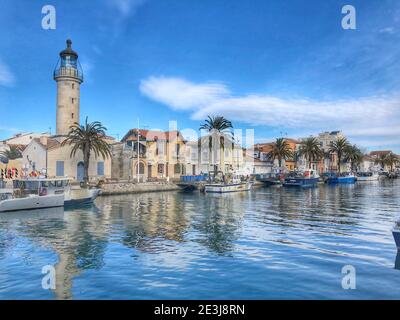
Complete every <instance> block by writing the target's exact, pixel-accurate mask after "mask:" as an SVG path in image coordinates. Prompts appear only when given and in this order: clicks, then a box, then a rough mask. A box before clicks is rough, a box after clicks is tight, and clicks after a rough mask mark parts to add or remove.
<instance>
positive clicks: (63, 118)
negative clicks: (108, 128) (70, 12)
mask: <svg viewBox="0 0 400 320" xmlns="http://www.w3.org/2000/svg"><path fill="white" fill-rule="evenodd" d="M54 80H55V81H56V82H57V123H56V125H57V129H56V131H57V135H67V134H68V132H69V131H70V126H72V125H73V124H74V123H79V112H80V110H79V104H80V85H81V83H82V82H83V72H82V67H81V65H80V63H79V60H78V54H77V53H76V52H75V51H74V50H72V41H71V40H69V39H68V40H67V48H65V49H64V50H63V51H61V52H60V59H59V60H58V63H57V66H56V68H55V70H54Z"/></svg>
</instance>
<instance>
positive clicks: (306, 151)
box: [300, 137, 323, 169]
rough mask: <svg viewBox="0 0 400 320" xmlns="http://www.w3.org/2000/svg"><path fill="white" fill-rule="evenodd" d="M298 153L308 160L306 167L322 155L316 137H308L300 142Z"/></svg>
mask: <svg viewBox="0 0 400 320" xmlns="http://www.w3.org/2000/svg"><path fill="white" fill-rule="evenodd" d="M300 155H302V156H304V158H305V159H306V160H307V161H308V167H309V168H310V169H311V164H312V163H313V162H314V161H317V160H318V159H320V158H321V157H322V156H323V151H322V149H321V145H320V143H319V141H318V139H317V138H314V137H309V138H306V139H304V140H303V141H302V142H301V147H300Z"/></svg>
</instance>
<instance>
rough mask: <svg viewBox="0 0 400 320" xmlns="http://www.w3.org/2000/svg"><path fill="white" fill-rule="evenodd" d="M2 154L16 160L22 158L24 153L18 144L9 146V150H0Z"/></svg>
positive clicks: (0, 154)
mask: <svg viewBox="0 0 400 320" xmlns="http://www.w3.org/2000/svg"><path fill="white" fill-rule="evenodd" d="M0 156H1V157H3V158H5V159H8V160H15V159H19V158H22V153H21V151H20V150H19V148H18V147H17V146H9V149H8V150H4V151H2V152H0Z"/></svg>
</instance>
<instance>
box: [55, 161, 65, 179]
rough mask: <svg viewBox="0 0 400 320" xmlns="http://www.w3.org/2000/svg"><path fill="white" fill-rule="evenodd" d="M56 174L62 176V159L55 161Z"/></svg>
mask: <svg viewBox="0 0 400 320" xmlns="http://www.w3.org/2000/svg"><path fill="white" fill-rule="evenodd" d="M56 176H57V177H63V176H64V161H56Z"/></svg>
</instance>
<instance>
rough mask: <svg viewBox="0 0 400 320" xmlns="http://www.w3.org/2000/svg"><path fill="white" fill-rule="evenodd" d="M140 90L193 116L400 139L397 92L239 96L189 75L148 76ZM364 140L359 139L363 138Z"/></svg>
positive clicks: (296, 129) (221, 86)
mask: <svg viewBox="0 0 400 320" xmlns="http://www.w3.org/2000/svg"><path fill="white" fill-rule="evenodd" d="M140 91H141V92H142V94H144V95H145V96H147V97H148V98H150V99H152V100H154V101H157V102H160V103H162V104H164V105H167V106H168V107H170V108H171V109H174V110H187V111H190V112H191V118H192V119H194V120H203V119H204V118H206V117H207V115H223V116H225V117H227V118H228V119H230V120H233V121H239V122H242V123H248V124H251V125H263V126H268V127H273V128H281V127H283V128H288V129H290V130H291V131H292V132H293V131H299V132H304V130H312V131H319V130H336V129H339V130H344V131H345V132H346V133H348V135H349V136H352V137H355V138H356V139H357V138H358V139H360V137H382V138H383V137H386V138H387V137H393V139H392V140H391V142H393V141H394V140H396V141H397V143H399V144H400V138H399V133H400V130H399V129H398V124H399V123H400V97H399V96H372V97H365V98H359V99H350V100H331V101H315V100H312V99H287V98H285V99H283V98H280V97H275V96H270V95H263V94H252V95H243V96H235V95H233V94H232V93H231V92H230V90H229V88H228V87H227V86H226V85H223V84H221V83H212V82H208V83H200V84H196V83H193V82H190V81H187V80H185V79H180V78H167V77H154V76H153V77H149V78H147V79H144V80H142V81H141V84H140ZM360 141H361V140H360Z"/></svg>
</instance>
